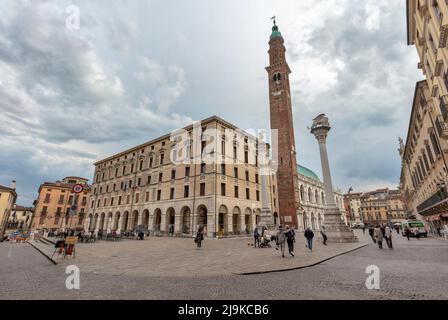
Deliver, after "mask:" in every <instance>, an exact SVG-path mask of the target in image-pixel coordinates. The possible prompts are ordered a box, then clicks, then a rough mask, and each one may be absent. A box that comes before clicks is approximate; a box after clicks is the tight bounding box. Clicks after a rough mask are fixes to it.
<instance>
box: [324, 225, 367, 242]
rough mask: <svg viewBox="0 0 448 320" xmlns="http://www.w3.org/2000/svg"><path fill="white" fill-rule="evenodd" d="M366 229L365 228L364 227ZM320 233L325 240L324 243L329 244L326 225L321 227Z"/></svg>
mask: <svg viewBox="0 0 448 320" xmlns="http://www.w3.org/2000/svg"><path fill="white" fill-rule="evenodd" d="M364 229H365V228H364ZM320 234H321V235H322V238H323V239H324V241H323V244H324V245H327V239H328V238H327V234H326V232H325V227H324V226H322V227H321V229H320Z"/></svg>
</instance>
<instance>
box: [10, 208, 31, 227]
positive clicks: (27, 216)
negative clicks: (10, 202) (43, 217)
mask: <svg viewBox="0 0 448 320" xmlns="http://www.w3.org/2000/svg"><path fill="white" fill-rule="evenodd" d="M33 215H34V208H33V207H25V206H21V205H16V206H15V207H14V210H13V212H12V214H10V215H9V220H8V225H7V227H6V229H7V230H28V229H29V228H30V226H31V221H32V219H33Z"/></svg>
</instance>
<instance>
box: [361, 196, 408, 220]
mask: <svg viewBox="0 0 448 320" xmlns="http://www.w3.org/2000/svg"><path fill="white" fill-rule="evenodd" d="M360 200H361V206H360V207H359V209H360V214H361V218H362V221H363V222H364V223H365V224H373V225H375V224H379V223H397V222H401V221H403V220H404V219H405V212H404V209H403V200H402V196H401V193H400V191H399V190H389V189H388V188H384V189H377V190H374V191H369V192H364V193H363V194H362V195H361V196H360Z"/></svg>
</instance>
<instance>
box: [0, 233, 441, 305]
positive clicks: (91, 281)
mask: <svg viewBox="0 0 448 320" xmlns="http://www.w3.org/2000/svg"><path fill="white" fill-rule="evenodd" d="M360 237H361V238H363V239H365V240H368V239H367V237H364V236H362V235H360ZM149 241H151V240H149ZM394 242H395V248H394V250H389V249H383V250H379V249H378V248H377V246H375V245H374V244H373V243H371V244H369V245H368V246H366V247H363V248H361V249H358V250H355V251H352V252H350V253H347V254H344V255H341V256H338V257H336V258H333V259H331V260H327V261H325V262H323V263H321V264H319V265H316V266H313V267H309V268H304V269H299V270H292V271H285V272H276V273H266V274H257V275H231V274H229V275H223V276H216V275H205V276H198V275H194V274H192V275H185V276H176V277H172V276H137V275H128V274H121V275H112V274H108V273H100V272H98V271H83V270H82V269H81V289H80V290H67V289H66V287H65V277H66V275H65V268H64V266H63V265H57V266H54V265H53V264H52V263H51V262H50V261H48V260H47V259H46V258H45V257H43V256H42V255H41V254H40V253H39V252H37V251H36V250H35V249H34V248H32V247H31V246H29V245H28V244H12V245H10V244H7V243H2V244H0V257H1V259H0V270H1V271H2V272H0V299H56V298H60V299H448V290H447V288H446V280H447V279H448V250H447V249H448V242H446V241H442V240H438V239H431V238H428V239H421V240H416V239H411V241H409V242H408V241H407V240H405V239H403V238H402V237H401V236H397V235H396V236H395V238H394ZM253 250H255V249H253ZM298 250H299V249H298ZM316 250H317V248H316ZM204 252H205V251H204ZM249 258H250V257H249ZM75 261H76V260H73V262H75ZM278 261H279V263H280V264H281V263H282V259H281V258H280V257H278ZM173 263H176V262H174V261H173ZM372 264H374V265H377V266H378V267H379V268H380V272H381V273H380V279H381V282H380V289H379V290H368V289H367V288H366V287H365V280H366V277H367V274H366V273H365V269H366V267H367V266H368V265H372Z"/></svg>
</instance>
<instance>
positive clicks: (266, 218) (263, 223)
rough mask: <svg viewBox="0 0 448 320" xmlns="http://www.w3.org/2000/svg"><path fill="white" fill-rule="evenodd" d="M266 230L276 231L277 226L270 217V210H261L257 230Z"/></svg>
mask: <svg viewBox="0 0 448 320" xmlns="http://www.w3.org/2000/svg"><path fill="white" fill-rule="evenodd" d="M263 227H264V228H266V230H267V231H271V232H274V231H277V226H276V225H275V224H274V218H273V217H272V212H271V209H269V208H262V209H261V214H260V222H259V223H258V225H257V228H263Z"/></svg>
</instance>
